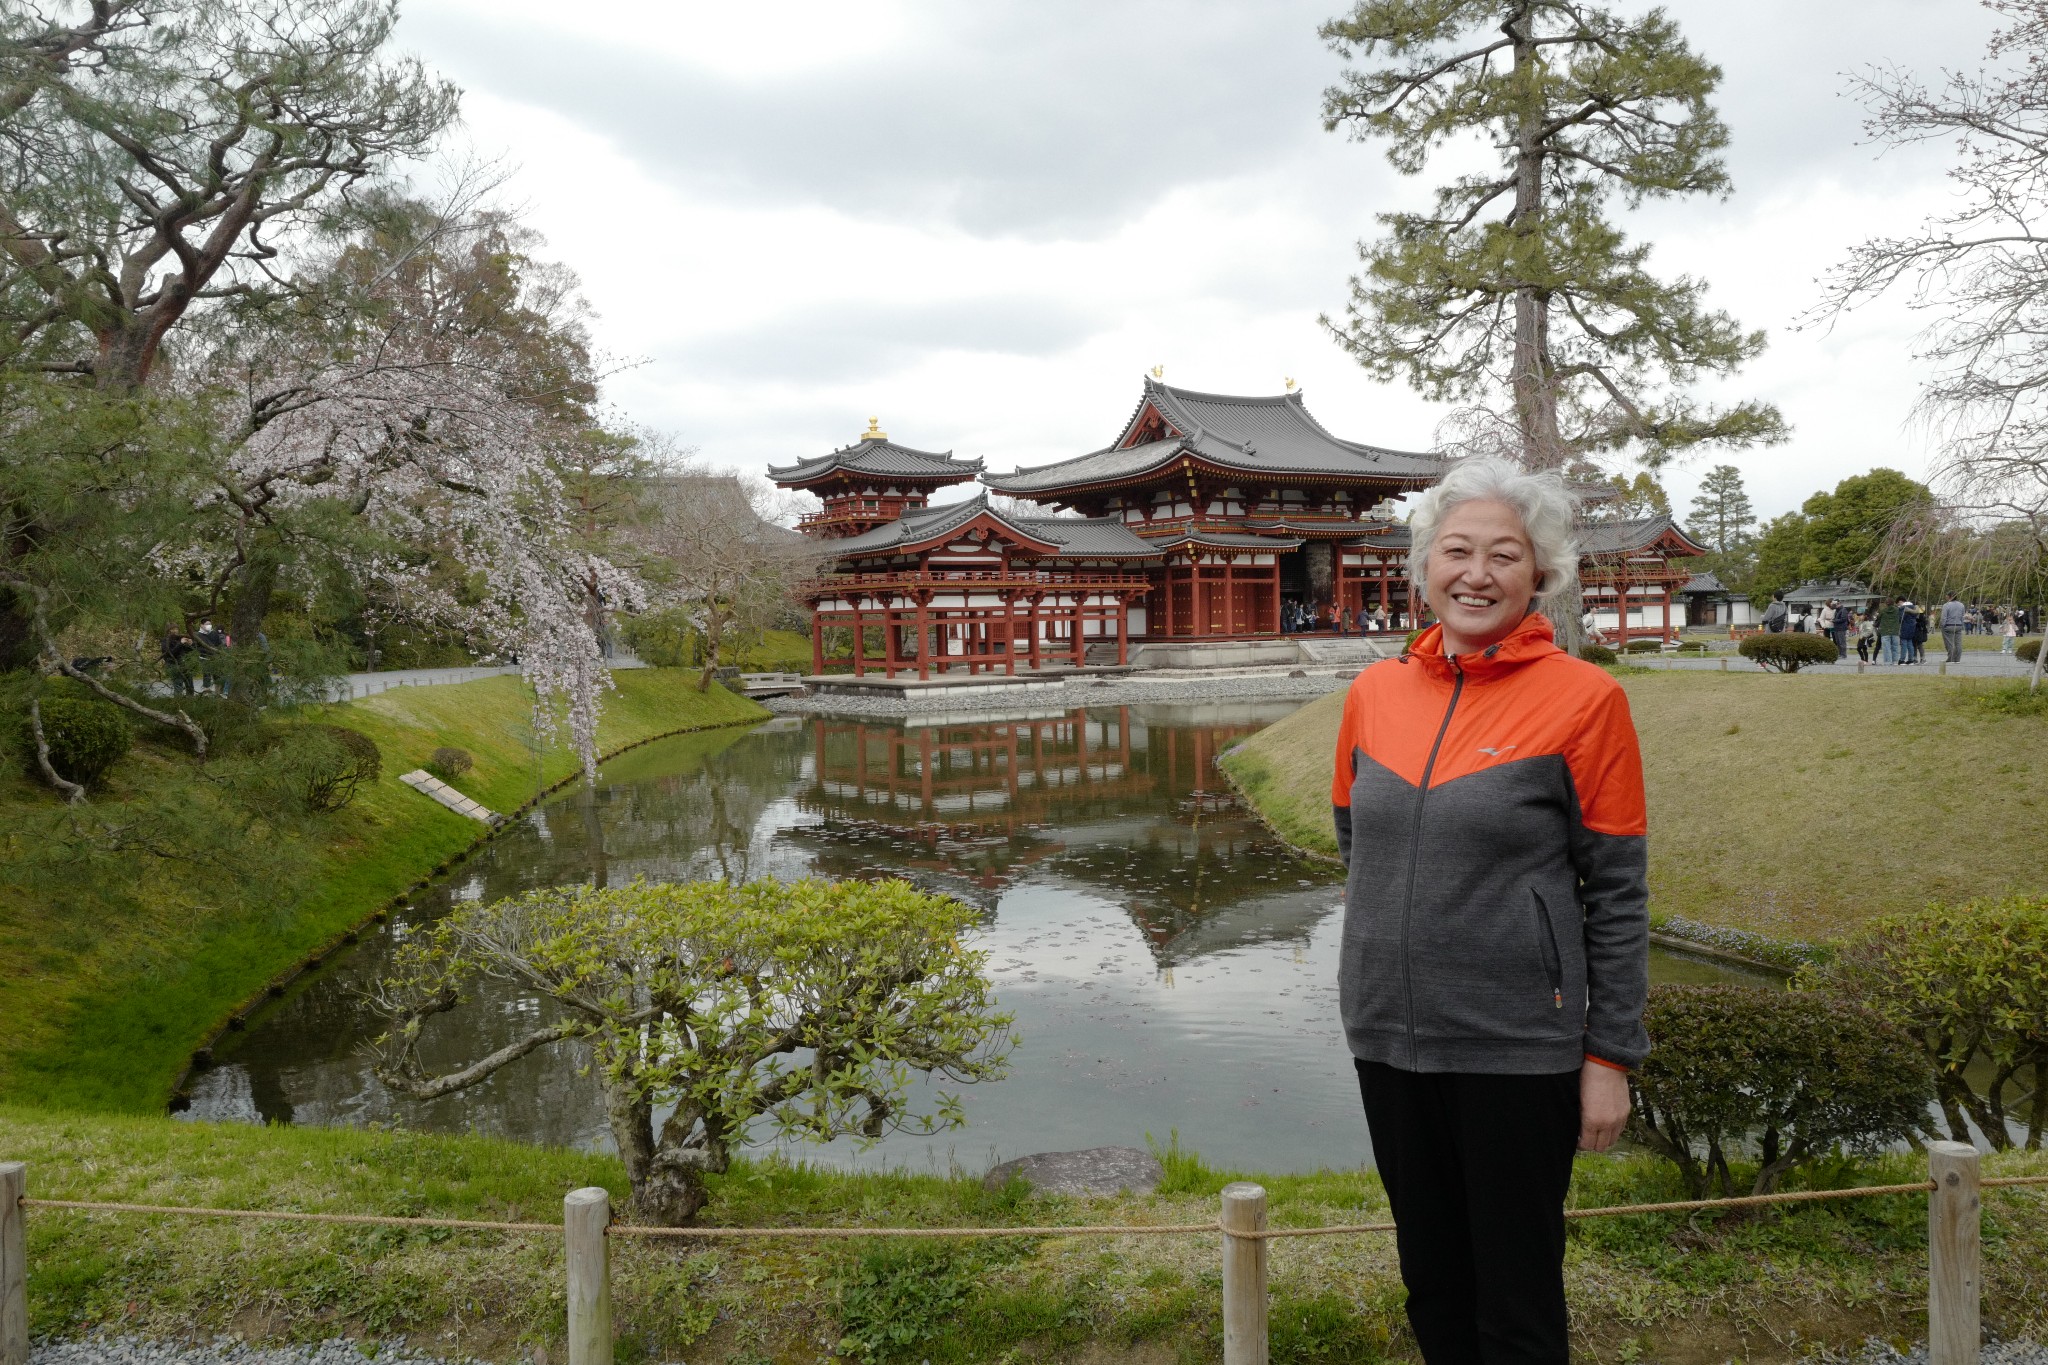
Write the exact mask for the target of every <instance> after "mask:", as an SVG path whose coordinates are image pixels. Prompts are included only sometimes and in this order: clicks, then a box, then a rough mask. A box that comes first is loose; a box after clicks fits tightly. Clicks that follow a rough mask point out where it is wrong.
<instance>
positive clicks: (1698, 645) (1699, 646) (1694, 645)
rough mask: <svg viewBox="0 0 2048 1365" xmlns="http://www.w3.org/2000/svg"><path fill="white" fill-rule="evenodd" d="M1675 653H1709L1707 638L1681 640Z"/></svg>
mask: <svg viewBox="0 0 2048 1365" xmlns="http://www.w3.org/2000/svg"><path fill="white" fill-rule="evenodd" d="M1673 653H1677V654H1705V653H1707V642H1706V641H1705V640H1680V641H1679V642H1678V648H1677V649H1676V650H1674V651H1673Z"/></svg>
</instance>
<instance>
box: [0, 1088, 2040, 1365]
mask: <svg viewBox="0 0 2048 1365" xmlns="http://www.w3.org/2000/svg"><path fill="white" fill-rule="evenodd" d="M0 1159H12V1160H20V1161H25V1162H26V1163H27V1164H28V1181H29V1192H30V1194H31V1195H32V1196H40V1197H42V1198H46V1199H88V1200H108V1201H121V1202H133V1203H156V1204H182V1205H208V1206H213V1207H229V1208H256V1209H294V1210H301V1211H308V1212H330V1213H380V1214H401V1215H407V1216H427V1217H450V1218H468V1219H488V1220H503V1221H530V1222H552V1221H557V1220H559V1219H560V1217H561V1207H562V1205H561V1199H562V1195H563V1194H565V1193H566V1192H568V1191H569V1190H571V1189H574V1188H577V1187H579V1186H583V1185H602V1186H605V1187H606V1188H608V1189H610V1190H611V1191H612V1193H613V1195H614V1199H615V1203H616V1202H620V1200H621V1197H622V1196H623V1195H624V1193H625V1188H626V1187H625V1183H624V1180H623V1179H622V1176H621V1172H620V1169H619V1166H618V1163H617V1162H616V1161H615V1160H613V1159H612V1158H610V1157H606V1156H600V1155H595V1154H591V1153H583V1152H571V1151H562V1150H559V1149H545V1148H533V1147H524V1146H520V1145H517V1144H513V1143H507V1142H498V1141H490V1140H485V1139H478V1138H454V1137H428V1136H422V1135H417V1134H407V1133H397V1132H387V1131H371V1132H362V1131H354V1130H347V1129H319V1128H262V1127H254V1126H248V1127H244V1126H239V1125H208V1124H186V1123H178V1122H174V1121H171V1120H168V1119H163V1118H148V1117H131V1116H125V1115H105V1114H99V1115H90V1116H85V1115H59V1114H50V1113H47V1112H39V1111H31V1110H21V1109H5V1108H0ZM1165 1165H1166V1170H1167V1178H1166V1181H1165V1183H1164V1184H1163V1185H1162V1186H1161V1188H1160V1190H1159V1191H1158V1193H1156V1194H1153V1195H1146V1196H1126V1197H1120V1198H1117V1199H1103V1200H1074V1199H1061V1198H1040V1197H1031V1196H1029V1194H1028V1192H1027V1191H1026V1190H1025V1189H1023V1188H1022V1187H1018V1186H1013V1187H1011V1188H1008V1189H1005V1190H1001V1191H995V1192H990V1191H987V1190H984V1189H983V1188H982V1185H981V1182H980V1180H979V1179H977V1178H975V1176H974V1173H963V1172H958V1171H954V1172H947V1173H932V1172H927V1173H912V1172H902V1171H896V1172H887V1173H876V1174H845V1173H840V1174H835V1173H829V1172H822V1171H818V1170H816V1169H811V1168H806V1167H801V1166H792V1165H762V1164H742V1165H741V1166H739V1167H738V1168H737V1169H735V1170H734V1172H733V1173H732V1174H730V1175H727V1176H724V1177H715V1178H714V1179H713V1182H712V1183H713V1190H714V1196H713V1201H712V1204H711V1206H710V1207H709V1208H708V1209H707V1210H706V1217H705V1221H706V1222H708V1223H711V1224H721V1225H737V1226H756V1227H758V1226H777V1225H780V1226H797V1227H803V1226H808V1227H818V1226H840V1227H848V1226H853V1227H858V1226H867V1227H874V1226H926V1227H934V1226H949V1227H1000V1226H1005V1225H1010V1226H1015V1225H1036V1226H1046V1225H1055V1226H1057V1225H1076V1224H1127V1223H1198V1222H1203V1221H1207V1220H1210V1219H1213V1218H1214V1217H1215V1216H1216V1206H1217V1196H1218V1194H1219V1192H1220V1190H1221V1188H1222V1186H1223V1183H1224V1182H1225V1181H1226V1180H1229V1179H1232V1178H1235V1176H1234V1173H1229V1172H1223V1171H1217V1170H1213V1169H1211V1168H1209V1167H1208V1166H1206V1165H1204V1164H1203V1163H1202V1162H1201V1161H1200V1160H1199V1159H1198V1158H1197V1157H1195V1156H1193V1155H1192V1154H1189V1153H1185V1152H1180V1151H1178V1150H1174V1149H1170V1150H1169V1151H1168V1152H1167V1153H1166V1162H1165ZM1985 1169H1986V1173H1987V1174H2015V1175H2016V1174H2041V1173H2048V1155H2044V1154H2042V1153H2039V1152H2011V1153H2003V1154H1999V1155H1994V1156H1991V1157H1988V1158H1987V1159H1986V1162H1985ZM1925 1170H1926V1167H1925V1164H1924V1161H1923V1160H1922V1159H1920V1158H1917V1157H1913V1156H1910V1155H1905V1156H1899V1157H1892V1158H1885V1159H1883V1160H1879V1161H1875V1162H1871V1163H1868V1164H1863V1165H1855V1166H1850V1165H1843V1166H1839V1167H1834V1168H1830V1169H1829V1171H1828V1182H1829V1183H1830V1184H1831V1185H1833V1186H1834V1187H1837V1188H1839V1187H1845V1186H1848V1185H1852V1184H1857V1183H1891V1182H1902V1181H1906V1180H1911V1179H1915V1178H1918V1177H1919V1176H1922V1175H1924V1174H1925ZM1255 1178H1257V1179H1259V1180H1260V1181H1261V1182H1262V1183H1263V1184H1265V1185H1266V1187H1267V1189H1268V1192H1269V1195H1270V1201H1271V1220H1272V1223H1273V1225H1274V1226H1276V1227H1311V1226H1318V1225H1327V1224H1333V1223H1356V1222H1360V1221H1380V1220H1383V1219H1385V1218H1386V1217H1387V1216H1388V1214H1387V1204H1386V1197H1385V1194H1384V1192H1383V1191H1382V1189H1381V1187H1380V1185H1379V1182H1378V1179H1377V1178H1376V1177H1375V1176H1374V1175H1372V1174H1371V1173H1369V1172H1364V1171H1356V1170H1353V1171H1327V1172H1321V1173H1315V1174H1307V1175H1287V1176H1260V1177H1255ZM1681 1197H1683V1194H1682V1191H1681V1190H1680V1189H1679V1187H1678V1185H1677V1182H1676V1180H1675V1177H1674V1176H1673V1173H1672V1171H1671V1168H1669V1167H1668V1166H1665V1165H1662V1164H1661V1163H1657V1162H1653V1161H1651V1160H1649V1159H1647V1158H1643V1157H1620V1158H1617V1157H1582V1158H1581V1159H1580V1161H1579V1168H1578V1173H1577V1178H1576V1181H1575V1185H1574V1189H1573V1202H1574V1203H1575V1204H1577V1205H1580V1206H1585V1207H1593V1206H1612V1205H1617V1204H1627V1203H1645V1202H1654V1201H1657V1200H1662V1199H1672V1198H1681ZM1984 1223H1985V1239H1986V1254H1985V1258H1984V1271H1985V1274H1984V1282H1985V1283H1984V1288H1985V1309H1986V1314H1987V1317H1986V1321H1987V1322H1988V1323H1991V1324H1993V1325H1995V1327H1996V1328H1997V1330H1998V1331H1999V1333H2000V1334H2001V1335H2002V1336H2005V1337H2022V1338H2023V1337H2034V1338H2036V1339H2039V1337H2040V1334H2041V1333H2042V1332H2043V1331H2044V1330H2048V1299H2044V1297H2043V1295H2042V1292H2041V1286H2042V1285H2043V1284H2044V1283H2048V1200H2043V1199H2042V1198H2041V1196H2040V1195H2039V1193H2038V1192H2036V1191H2031V1190H2001V1191H1998V1192H1995V1193H1989V1192H1988V1193H1987V1195H1986V1198H1985V1207H1984ZM27 1226H28V1268H29V1270H28V1292H29V1312H30V1318H31V1326H32V1329H33V1330H34V1331H35V1332H36V1333H37V1334H39V1335H49V1336H53V1337H77V1336H84V1335H88V1334H90V1333H93V1332H110V1333H125V1334H137V1335H143V1336H152V1337H154V1336H169V1337H179V1338H198V1339H201V1340H205V1339H210V1338H211V1337H212V1336H214V1335H215V1334H217V1333H222V1332H231V1333H235V1334H238V1335H242V1336H245V1337H248V1338H250V1339H252V1340H256V1341H265V1342H285V1341H308V1340H313V1339H317V1338H321V1337H328V1336H334V1335H341V1334H349V1335H356V1336H369V1337H373V1338H381V1339H385V1340H389V1339H390V1338H393V1337H396V1336H401V1335H402V1336H404V1337H406V1338H407V1339H408V1341H409V1342H410V1343H411V1345H412V1346H413V1347H414V1348H415V1349H419V1350H426V1351H430V1352H431V1353H433V1354H435V1355H440V1356H447V1357H457V1356H470V1355H475V1356H479V1357H482V1358H485V1359H497V1360H506V1359H538V1358H540V1349H539V1348H544V1349H545V1350H546V1352H547V1358H549V1359H553V1360H560V1359H563V1358H564V1353H563V1341H562V1338H563V1327H564V1323H563V1313H564V1310H563V1279H564V1268H563V1264H562V1260H561V1244H560V1239H559V1237H557V1236H555V1235H553V1234H551V1233H524V1234H502V1233H488V1232H451V1231H448V1230H445V1229H409V1228H380V1227H362V1226H333V1225H328V1226H321V1225H306V1224H284V1223H261V1222H230V1221H216V1220H212V1219H185V1218H176V1219H174V1218H166V1217H144V1216H134V1215H116V1214H94V1215H87V1214H81V1213H73V1212H63V1211H59V1210H50V1209H39V1208H31V1209H29V1210H28V1213H27ZM1926 1238H1927V1212H1926V1202H1925V1199H1924V1198H1923V1197H1902V1198H1883V1199H1871V1200H1859V1201H1852V1202H1840V1203H1825V1204H1806V1205H1799V1206H1790V1207H1787V1208H1784V1209H1776V1210H1771V1211H1769V1212H1767V1213H1764V1214H1761V1215H1755V1216H1744V1215H1739V1214H1738V1215H1733V1216H1730V1217H1727V1218H1721V1219H1713V1218H1704V1217H1701V1218H1692V1219H1687V1218H1683V1217H1679V1216H1670V1215H1667V1216H1658V1215H1639V1216H1636V1217H1632V1218H1626V1219H1600V1220H1589V1221H1586V1222H1580V1223H1575V1224H1573V1225H1572V1232H1571V1240H1570V1243H1569V1246H1568V1250H1567V1252H1566V1263H1565V1267H1566V1268H1565V1273H1566V1292H1567V1294H1568V1296H1569V1298H1570V1301H1571V1307H1572V1320H1573V1334H1574V1341H1573V1350H1574V1354H1575V1355H1576V1356H1579V1357H1580V1358H1584V1359H1599V1360H1615V1359H1619V1360H1659V1361H1697V1362H1703V1363H1704V1362H1710V1361H1721V1360H1729V1359H1746V1360H1791V1359H1802V1358H1807V1357H1808V1356H1810V1355H1811V1354H1812V1353H1813V1352H1815V1351H1816V1350H1817V1349H1818V1348H1820V1347H1822V1346H1827V1347H1832V1348H1835V1349H1836V1350H1841V1351H1846V1350H1852V1349H1854V1348H1855V1347H1857V1346H1858V1345H1859V1344H1860V1343H1861V1342H1862V1341H1863V1340H1864V1339H1865V1338H1866V1337H1871V1336H1877V1337H1882V1338H1884V1339H1887V1340H1911V1339H1913V1338H1915V1337H1919V1336H1924V1335H1925V1333H1926V1327H1925V1311H1926V1302H1927V1299H1926V1295H1927V1289H1926V1255H1927V1251H1926V1247H1927V1241H1926ZM610 1256H611V1264H612V1274H613V1312H614V1320H615V1326H616V1336H617V1341H618V1352H619V1358H620V1359H621V1360H622V1361H634V1360H683V1359H688V1360H690V1361H693V1362H700V1363H701V1365H716V1363H718V1362H727V1363H729V1365H761V1363H762V1362H765V1361H784V1360H787V1361H796V1360H818V1359H823V1358H830V1357H838V1358H841V1359H852V1360H857V1361H868V1362H873V1365H889V1363H890V1362H906V1365H915V1362H919V1361H929V1362H932V1365H954V1363H955V1362H966V1361H988V1360H1009V1361H1044V1362H1052V1361H1062V1362H1064V1361H1073V1362H1077V1365H1079V1363H1080V1362H1091V1363H1093V1365H1100V1362H1102V1361H1105V1360H1111V1359H1114V1360H1120V1361H1139V1362H1144V1363H1145V1365H1193V1363H1194V1362H1207V1361H1215V1360H1218V1359H1220V1357H1221V1323H1220V1309H1219V1304H1220V1301H1221V1292H1220V1282H1219V1279H1218V1274H1217V1271H1218V1262H1217V1247H1216V1238H1215V1237H1214V1236H1213V1235H1210V1236H1199V1235H1197V1236H1186V1237H1121V1238H1119V1237H1101V1238H1098V1237H1066V1236H1047V1237H1031V1238H1017V1239H1005V1240H1001V1241H974V1240H971V1239H947V1240H944V1241H931V1242H917V1243H904V1242H892V1243H882V1242H863V1241H850V1242H849V1241H773V1242H767V1241H748V1242H709V1241H702V1240H697V1241H688V1240H686V1241H680V1242H678V1241H666V1240H664V1241H649V1240H643V1239H640V1238H633V1237H614V1238H613V1239H612V1240H611V1251H610ZM1270 1303H1271V1314H1272V1358H1273V1361H1274V1365H1326V1363H1327V1362H1334V1361H1349V1360H1358V1361H1371V1360H1377V1359H1383V1358H1394V1359H1413V1358H1414V1355H1415V1352H1414V1348H1413V1344H1412V1342H1411V1341H1410V1340H1409V1339H1408V1337H1407V1335H1406V1328H1405V1326H1404V1324H1403V1322H1402V1310H1401V1303H1402V1295H1401V1289H1400V1279H1399V1273H1398V1270H1397V1267H1396V1265H1395V1261H1394V1247H1393V1241H1392V1238H1391V1237H1389V1236H1386V1235H1384V1234H1373V1235H1366V1236H1350V1237H1333V1238H1306V1239H1299V1240H1289V1241H1286V1242H1282V1243H1276V1244H1275V1245H1274V1248H1273V1255H1272V1282H1271V1298H1270Z"/></svg>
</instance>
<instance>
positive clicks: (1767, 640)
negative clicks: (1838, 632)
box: [1741, 630, 1835, 673]
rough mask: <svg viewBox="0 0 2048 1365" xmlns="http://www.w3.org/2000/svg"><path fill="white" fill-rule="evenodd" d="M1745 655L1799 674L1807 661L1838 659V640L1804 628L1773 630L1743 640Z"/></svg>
mask: <svg viewBox="0 0 2048 1365" xmlns="http://www.w3.org/2000/svg"><path fill="white" fill-rule="evenodd" d="M1741 648H1742V657H1743V658H1745V659H1754V660H1756V661H1757V662H1758V663H1760V664H1762V665H1763V666H1764V667H1765V668H1768V669H1771V670H1773V671H1775V672H1778V673H1797V672H1798V671H1799V670H1800V669H1801V668H1802V667H1803V666H1805V665H1807V664H1831V663H1833V662H1834V661H1835V642H1834V641H1832V640H1830V639H1828V638H1827V637H1826V636H1824V635H1808V634H1806V633H1805V632H1804V631H1796V630H1788V631H1785V632H1783V633H1782V634H1777V635H1773V634H1771V633H1770V632H1769V631H1758V632H1757V633H1756V634H1755V635H1747V636H1744V637H1743V640H1742V646H1741Z"/></svg>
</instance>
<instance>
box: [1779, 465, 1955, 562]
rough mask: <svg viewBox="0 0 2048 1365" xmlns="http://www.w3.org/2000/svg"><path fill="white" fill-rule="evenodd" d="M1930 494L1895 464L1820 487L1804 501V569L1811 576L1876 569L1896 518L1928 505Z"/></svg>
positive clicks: (1923, 486)
mask: <svg viewBox="0 0 2048 1365" xmlns="http://www.w3.org/2000/svg"><path fill="white" fill-rule="evenodd" d="M1929 496H1930V495H1929V493H1928V491H1927V485H1925V484H1923V483H1917V482H1915V481H1914V480H1912V479H1909V478H1907V477H1906V476H1905V475H1904V474H1901V473H1900V472H1899V471H1898V470H1896V469H1873V470H1871V471H1870V472H1869V473H1868V474H1857V475H1854V476H1853V477H1851V478H1847V479H1844V480H1842V481H1841V482H1840V483H1838V484H1836V485H1835V491H1834V492H1832V493H1815V494H1814V495H1813V496H1812V497H1810V498H1808V499H1807V500H1806V502H1805V503H1804V504H1803V505H1802V507H1801V510H1802V511H1804V512H1805V513H1806V554H1805V557H1804V558H1803V559H1802V560H1801V561H1800V570H1801V572H1802V573H1803V574H1804V576H1805V577H1807V578H1856V577H1859V576H1862V575H1865V574H1869V573H1872V572H1873V571H1874V570H1875V569H1876V568H1877V566H1878V558H1879V551H1880V550H1881V548H1882V547H1883V545H1884V543H1885V539H1886V537H1887V536H1888V535H1889V534H1890V533H1891V529H1892V526H1893V524H1894V523H1895V522H1897V521H1898V519H1899V518H1900V517H1901V516H1902V515H1905V514H1907V513H1910V512H1912V511H1914V510H1916V509H1919V508H1922V507H1925V506H1926V505H1927V504H1928V501H1929Z"/></svg>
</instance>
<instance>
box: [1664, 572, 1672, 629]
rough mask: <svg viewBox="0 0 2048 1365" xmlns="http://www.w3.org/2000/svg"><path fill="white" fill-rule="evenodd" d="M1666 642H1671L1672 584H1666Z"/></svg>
mask: <svg viewBox="0 0 2048 1365" xmlns="http://www.w3.org/2000/svg"><path fill="white" fill-rule="evenodd" d="M1664 642H1665V643H1666V644H1669V643H1670V642H1671V584H1670V583H1669V582H1666V583H1665V584H1664Z"/></svg>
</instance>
